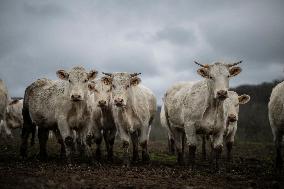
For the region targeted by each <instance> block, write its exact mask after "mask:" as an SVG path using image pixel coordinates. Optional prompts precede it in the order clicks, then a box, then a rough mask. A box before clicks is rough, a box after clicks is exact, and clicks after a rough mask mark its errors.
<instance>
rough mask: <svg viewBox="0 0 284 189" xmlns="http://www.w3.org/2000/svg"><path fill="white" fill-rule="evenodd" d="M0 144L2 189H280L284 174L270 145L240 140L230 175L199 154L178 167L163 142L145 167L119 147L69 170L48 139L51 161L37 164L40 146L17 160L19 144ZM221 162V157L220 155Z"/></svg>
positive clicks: (153, 146) (155, 146)
mask: <svg viewBox="0 0 284 189" xmlns="http://www.w3.org/2000/svg"><path fill="white" fill-rule="evenodd" d="M9 144H13V145H9V146H7V145H6V144H5V142H3V141H2V142H1V145H0V153H1V154H0V188H1V189H5V188H22V189H25V188H27V189H28V188H29V189H32V188H42V189H43V188H50V189H51V188H71V189H73V188H74V189H75V188H284V176H283V174H282V175H277V176H276V175H275V174H274V171H273V157H274V151H273V149H274V148H273V145H272V144H261V143H248V142H239V143H237V144H236V145H235V146H234V161H233V164H232V168H231V172H227V171H226V168H225V167H226V166H225V164H224V163H222V164H221V169H220V171H219V172H216V171H213V169H211V167H210V164H209V161H208V160H206V161H204V160H202V159H201V154H200V150H199V151H198V153H197V162H196V163H197V165H196V169H195V170H194V171H192V170H190V168H189V167H187V166H178V165H176V163H175V157H174V156H171V155H169V154H168V153H167V145H166V143H165V142H158V141H155V142H151V143H150V145H149V148H150V153H151V154H150V155H151V161H150V163H149V164H143V163H136V164H134V165H132V166H131V167H129V168H127V167H123V166H122V164H121V161H120V158H119V157H121V154H120V150H119V149H120V146H119V145H118V146H116V148H115V151H116V152H115V156H116V159H115V162H114V163H113V164H110V163H107V162H102V163H101V164H97V165H89V164H86V163H82V162H79V161H77V163H75V164H74V165H72V166H70V165H67V164H65V163H64V162H62V161H61V160H60V158H59V155H58V151H59V146H58V145H57V144H56V142H55V141H53V140H51V141H49V144H48V147H49V158H48V160H47V161H46V162H41V161H38V160H37V158H36V154H37V151H38V146H37V145H36V146H34V147H32V148H30V150H29V158H28V159H27V160H22V159H21V158H20V157H19V153H18V151H19V144H20V141H19V140H18V139H17V140H15V139H14V140H13V141H10V142H9ZM223 158H224V157H223Z"/></svg>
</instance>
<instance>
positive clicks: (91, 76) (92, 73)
mask: <svg viewBox="0 0 284 189" xmlns="http://www.w3.org/2000/svg"><path fill="white" fill-rule="evenodd" d="M97 75H98V71H96V70H91V71H90V72H89V73H88V76H87V78H88V80H93V79H95V78H96V77H97Z"/></svg>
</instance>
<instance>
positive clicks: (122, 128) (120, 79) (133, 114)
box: [105, 72, 157, 165]
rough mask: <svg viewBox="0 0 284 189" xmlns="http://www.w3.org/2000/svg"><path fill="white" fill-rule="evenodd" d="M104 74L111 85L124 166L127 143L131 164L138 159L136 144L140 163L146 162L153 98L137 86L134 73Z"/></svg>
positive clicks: (136, 78) (114, 115) (152, 116)
mask: <svg viewBox="0 0 284 189" xmlns="http://www.w3.org/2000/svg"><path fill="white" fill-rule="evenodd" d="M105 74H106V75H107V76H109V77H107V78H108V79H109V83H111V84H112V102H111V103H112V113H113V117H114V122H115V125H116V127H117V131H118V134H119V136H120V138H121V140H122V142H123V153H124V163H125V164H126V165H129V164H130V159H129V144H130V140H131V141H132V144H133V161H137V160H138V159H139V155H138V143H140V146H141V147H142V160H143V161H149V159H150V157H149V153H148V141H149V134H150V130H151V124H152V122H153V119H154V117H155V113H156V109H157V107H156V106H157V105H156V98H155V96H154V94H153V93H152V92H151V90H150V89H148V88H146V87H145V86H143V85H141V84H140V82H141V79H140V78H139V77H138V75H139V74H137V73H134V74H129V73H125V72H123V73H112V74H109V73H105Z"/></svg>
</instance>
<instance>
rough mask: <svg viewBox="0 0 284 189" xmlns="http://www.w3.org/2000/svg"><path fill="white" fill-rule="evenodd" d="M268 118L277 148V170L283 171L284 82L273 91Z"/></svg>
mask: <svg viewBox="0 0 284 189" xmlns="http://www.w3.org/2000/svg"><path fill="white" fill-rule="evenodd" d="M268 116H269V122H270V127H271V129H272V134H273V137H274V143H275V147H276V160H275V165H276V169H277V170H278V171H281V170H282V166H283V159H282V155H281V147H282V140H283V135H284V82H281V83H279V84H278V85H277V86H276V87H275V88H274V89H273V90H272V93H271V96H270V101H269V104H268Z"/></svg>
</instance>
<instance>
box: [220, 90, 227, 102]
mask: <svg viewBox="0 0 284 189" xmlns="http://www.w3.org/2000/svg"><path fill="white" fill-rule="evenodd" d="M217 97H218V98H219V99H221V100H225V99H226V98H227V97H228V91H225V90H220V91H218V92H217Z"/></svg>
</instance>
